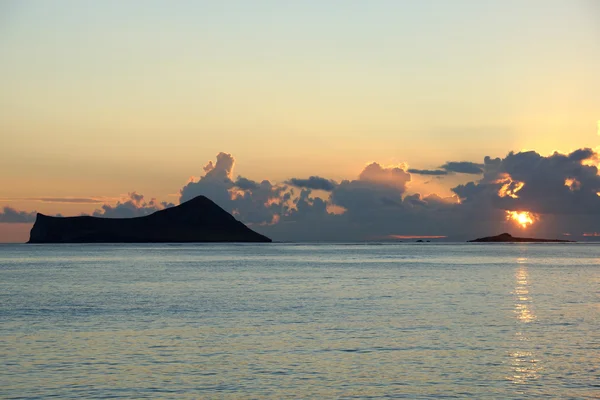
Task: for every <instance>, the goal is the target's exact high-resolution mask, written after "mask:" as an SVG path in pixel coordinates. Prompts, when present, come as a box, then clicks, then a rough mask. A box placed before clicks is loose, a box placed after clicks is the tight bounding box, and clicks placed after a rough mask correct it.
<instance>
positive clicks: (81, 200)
mask: <svg viewBox="0 0 600 400" xmlns="http://www.w3.org/2000/svg"><path fill="white" fill-rule="evenodd" d="M111 200H117V199H113V198H110V197H9V198H0V201H39V202H42V203H73V204H102V203H106V202H107V201H111Z"/></svg>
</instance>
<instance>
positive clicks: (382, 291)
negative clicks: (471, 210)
mask: <svg viewBox="0 0 600 400" xmlns="http://www.w3.org/2000/svg"><path fill="white" fill-rule="evenodd" d="M0 363H1V368H0V398H6V399H13V398H15V399H16V398H39V399H46V398H60V399H70V398H134V399H143V398H190V399H210V398H219V399H221V398H223V399H246V398H247V399H263V398H265V399H287V398H302V399H311V398H312V399H328V398H361V399H362V398H411V399H421V398H422V399H429V398H471V399H475V398H476V399H485V398H490V399H526V398H542V397H544V398H561V399H567V398H573V399H585V398H599V397H600V246H598V245H584V244H519V245H515V244H512V245H511V244H495V245H489V244H487V245H486V244H433V243H422V244H416V243H399V244H318V245H313V244H248V245H246V244H241V245H235V244H224V245H212V244H211V245H207V244H197V245H1V246H0Z"/></svg>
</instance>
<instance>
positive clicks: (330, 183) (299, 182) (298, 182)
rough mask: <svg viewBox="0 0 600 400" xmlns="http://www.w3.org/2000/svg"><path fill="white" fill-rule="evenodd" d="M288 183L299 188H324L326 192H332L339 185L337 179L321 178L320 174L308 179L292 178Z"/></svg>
mask: <svg viewBox="0 0 600 400" xmlns="http://www.w3.org/2000/svg"><path fill="white" fill-rule="evenodd" d="M286 183H288V184H290V185H293V186H296V187H299V188H305V189H315V190H324V191H326V192H331V191H332V190H333V189H335V187H336V186H337V182H336V181H334V180H332V179H325V178H321V177H320V176H311V177H309V178H308V179H299V178H292V179H290V180H288V181H287V182H286Z"/></svg>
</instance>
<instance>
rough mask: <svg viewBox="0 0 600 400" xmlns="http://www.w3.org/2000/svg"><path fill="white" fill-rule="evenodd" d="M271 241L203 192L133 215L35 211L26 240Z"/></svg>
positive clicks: (39, 241) (94, 241) (115, 241)
mask: <svg viewBox="0 0 600 400" xmlns="http://www.w3.org/2000/svg"><path fill="white" fill-rule="evenodd" d="M191 242H271V239H269V238H268V237H266V236H263V235H261V234H260V233H257V232H254V231H253V230H252V229H250V228H248V227H247V226H246V225H244V224H243V223H241V222H240V221H238V220H236V219H235V217H234V216H233V215H231V214H229V213H228V212H227V211H225V210H223V209H222V208H221V207H219V206H218V205H216V204H215V203H214V202H213V201H212V200H210V199H208V198H207V197H205V196H198V197H195V198H193V199H191V200H189V201H186V202H184V203H181V204H180V205H178V206H175V207H171V208H166V209H163V210H159V211H156V212H155V213H152V214H150V215H146V216H143V217H136V218H99V217H90V216H79V217H51V216H48V215H44V214H40V213H38V214H37V216H36V219H35V224H34V225H33V228H32V229H31V233H30V237H29V242H28V243H191Z"/></svg>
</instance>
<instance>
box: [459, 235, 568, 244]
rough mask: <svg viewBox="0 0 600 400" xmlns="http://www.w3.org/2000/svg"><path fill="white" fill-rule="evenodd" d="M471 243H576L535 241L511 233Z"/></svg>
mask: <svg viewBox="0 0 600 400" xmlns="http://www.w3.org/2000/svg"><path fill="white" fill-rule="evenodd" d="M469 242H471V243H574V242H573V241H572V240H559V239H535V238H520V237H514V236H512V235H511V234H510V233H501V234H500V235H497V236H488V237H483V238H479V239H475V240H469Z"/></svg>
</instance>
